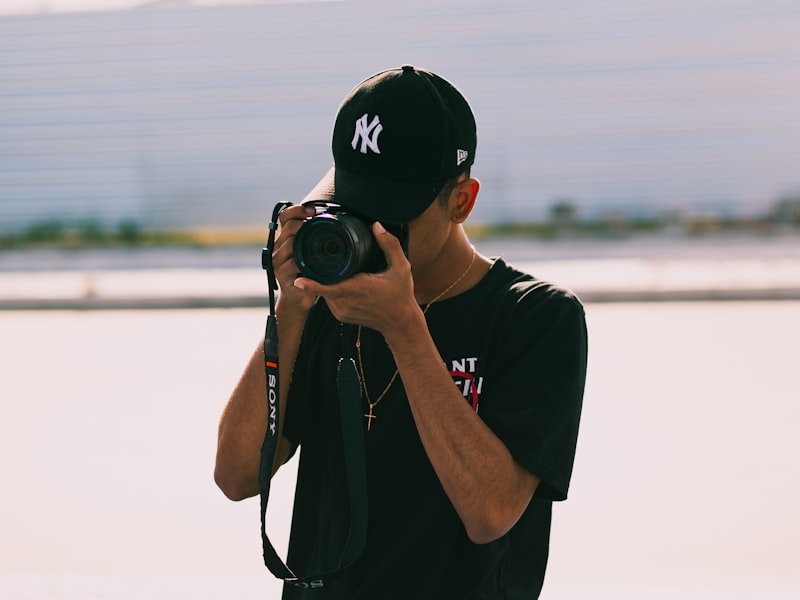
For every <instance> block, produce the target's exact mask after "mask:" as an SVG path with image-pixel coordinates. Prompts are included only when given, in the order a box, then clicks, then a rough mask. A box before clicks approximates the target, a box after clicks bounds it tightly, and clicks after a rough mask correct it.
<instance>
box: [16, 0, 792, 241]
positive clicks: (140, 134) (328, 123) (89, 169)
mask: <svg viewBox="0 0 800 600" xmlns="http://www.w3.org/2000/svg"><path fill="white" fill-rule="evenodd" d="M40 4H41V6H43V7H45V8H46V7H47V3H40ZM129 4H135V3H133V2H131V3H129ZM140 4H141V5H140V6H138V7H133V8H130V9H127V10H113V11H111V10H109V11H94V12H72V13H39V14H16V15H14V14H6V15H0V233H3V232H4V233H6V234H8V233H19V232H20V231H24V230H27V229H30V228H31V227H39V228H40V229H43V231H44V233H45V234H46V233H47V227H48V226H49V227H51V228H58V227H59V226H62V225H64V224H67V225H75V224H76V223H78V224H83V225H82V226H83V227H84V228H85V229H87V230H89V232H91V231H92V230H93V228H95V229H107V228H117V227H119V228H122V229H123V230H124V229H125V228H128V229H129V230H135V229H137V228H145V229H169V228H193V227H195V228H196V227H209V226H210V227H233V228H242V227H250V226H253V225H254V224H256V223H258V224H259V225H260V224H261V223H262V222H263V221H265V220H266V216H267V215H268V211H269V208H270V207H271V206H272V205H273V204H274V203H275V202H277V201H279V200H297V199H299V198H302V196H303V195H304V194H305V192H306V191H307V190H308V189H309V188H310V187H311V186H312V185H313V184H314V183H315V182H316V181H317V179H318V178H319V177H320V176H321V175H322V173H323V172H324V171H325V170H326V169H327V168H328V167H329V165H330V162H331V157H330V151H329V136H330V130H331V127H332V123H333V119H334V116H335V113H336V109H337V106H338V104H339V102H340V101H341V99H342V98H343V96H344V95H345V94H346V93H347V92H348V91H349V89H350V88H352V87H353V86H354V85H355V84H357V83H358V82H359V81H360V80H361V79H363V78H364V77H366V76H368V75H370V74H371V73H373V72H375V71H378V70H380V69H383V68H387V67H391V66H397V65H400V64H403V63H414V64H418V65H420V66H424V67H427V68H430V69H432V70H435V71H437V72H440V73H442V74H443V75H445V76H446V77H448V78H449V79H451V80H452V81H454V82H455V83H456V84H457V85H459V87H461V88H462V90H463V91H464V92H465V94H466V95H467V96H468V98H469V99H470V100H471V102H472V104H473V107H474V110H475V112H476V115H477V119H478V126H479V145H478V156H477V162H476V166H475V174H476V175H477V176H478V177H479V178H480V179H481V180H482V182H483V184H484V187H483V193H482V202H481V204H480V206H479V207H478V209H477V211H476V214H475V221H476V222H486V223H497V222H510V221H537V220H543V219H552V218H557V219H562V220H563V219H567V220H572V221H587V220H600V221H609V220H611V221H613V220H614V219H631V218H633V219H635V218H655V219H660V220H666V221H670V220H673V221H676V220H677V221H680V220H681V219H684V218H686V217H687V216H688V217H691V218H697V217H700V218H709V216H711V218H714V219H717V218H721V219H731V218H734V219H743V220H752V219H756V220H758V219H767V220H770V221H776V220H777V221H782V222H787V221H788V222H792V221H798V220H800V216H798V208H797V204H798V201H797V198H798V196H800V36H798V35H797V31H798V27H799V26H800V4H798V3H796V2H794V1H792V0H758V1H756V0H734V1H731V0H703V1H701V2H697V1H690V0H656V1H653V2H646V3H643V2H632V1H612V2H593V1H592V0H579V1H576V2H566V3H550V2H540V1H530V0H503V1H501V2H489V1H486V0H459V1H458V2H456V1H454V0H442V1H437V2H426V1H423V0H388V1H385V2H368V1H366V0H344V1H336V2H334V1H328V2H260V3H248V4H242V5H231V4H225V5H219V6H213V5H212V6H208V5H202V6H198V5H193V3H192V2H146V3H145V2H142V3H140ZM6 12H7V11H6Z"/></svg>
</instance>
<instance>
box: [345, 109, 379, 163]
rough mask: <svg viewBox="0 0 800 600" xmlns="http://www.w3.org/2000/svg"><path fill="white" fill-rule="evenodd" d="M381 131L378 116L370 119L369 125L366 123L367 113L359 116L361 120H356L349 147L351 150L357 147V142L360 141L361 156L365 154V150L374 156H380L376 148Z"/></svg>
mask: <svg viewBox="0 0 800 600" xmlns="http://www.w3.org/2000/svg"><path fill="white" fill-rule="evenodd" d="M381 131H383V125H381V120H380V118H379V117H378V115H375V116H374V117H373V118H372V121H371V122H370V123H367V113H364V114H363V115H361V118H359V119H357V120H356V132H355V135H353V141H352V142H351V143H350V145H351V146H352V147H353V150H355V149H356V146H358V140H359V139H360V140H361V148H360V149H359V150H360V152H361V154H366V153H367V149H369V150H372V151H373V152H374V153H375V154H380V153H381V150H380V148H378V136H379V135H380V134H381Z"/></svg>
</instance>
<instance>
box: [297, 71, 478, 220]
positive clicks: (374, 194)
mask: <svg viewBox="0 0 800 600" xmlns="http://www.w3.org/2000/svg"><path fill="white" fill-rule="evenodd" d="M476 145H477V136H476V132H475V117H474V116H473V114H472V109H471V108H470V106H469V103H468V102H467V100H466V99H465V98H464V96H463V95H462V94H461V92H459V91H458V89H456V87H455V86H453V85H452V84H451V83H449V82H448V81H446V80H445V79H443V78H442V77H439V76H438V75H436V74H434V73H431V72H430V71H426V70H423V69H418V68H416V67H414V66H412V65H404V66H402V67H400V68H399V69H390V70H387V71H382V72H380V73H377V74H375V75H373V76H372V77H370V78H368V79H366V80H364V81H363V82H361V83H360V84H359V85H358V86H357V87H355V88H354V89H353V90H352V91H351V92H350V93H349V94H348V95H347V97H346V98H345V99H344V101H343V102H342V105H341V106H340V107H339V112H338V114H337V115H336V122H335V124H334V127H333V137H332V141H331V148H332V150H333V161H334V166H333V167H332V168H331V169H330V171H328V173H326V174H325V176H324V177H323V178H322V180H320V182H319V183H318V184H317V185H316V186H315V187H314V189H313V190H312V191H311V192H310V193H309V194H308V195H307V196H306V198H305V200H304V202H308V201H313V200H321V201H326V202H333V203H336V204H340V205H342V206H344V207H345V208H346V209H348V210H351V211H353V212H356V213H359V214H361V215H363V216H365V217H368V218H371V219H376V220H378V221H381V222H384V223H389V224H398V223H407V222H408V221H411V220H412V219H414V218H416V217H418V216H419V215H421V214H422V213H423V212H424V211H425V209H427V208H428V206H430V204H431V202H433V200H434V199H435V198H436V195H437V194H438V192H439V190H440V189H441V187H442V185H443V184H444V183H445V182H446V181H447V180H449V179H451V178H452V177H455V176H456V175H459V174H460V173H463V172H464V171H466V170H467V169H469V168H470V167H471V166H472V164H473V162H474V161H475V148H476Z"/></svg>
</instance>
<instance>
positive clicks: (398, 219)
mask: <svg viewBox="0 0 800 600" xmlns="http://www.w3.org/2000/svg"><path fill="white" fill-rule="evenodd" d="M437 192H438V190H437V188H436V186H434V185H424V186H423V185H420V184H418V183H416V184H415V183H409V182H402V181H390V180H387V179H386V178H365V177H363V176H357V175H354V174H352V173H349V172H348V171H346V170H344V169H341V168H337V167H332V168H331V169H330V170H329V171H328V172H327V173H326V174H325V176H324V177H323V178H322V179H320V181H319V183H317V185H316V186H314V188H313V189H312V190H311V191H310V192H309V193H308V194H307V195H306V197H305V198H304V199H303V202H304V203H305V202H311V201H323V202H331V203H335V204H340V205H342V206H343V207H344V208H346V209H348V210H350V211H353V212H356V213H358V214H360V215H363V216H365V217H368V218H370V219H375V220H376V221H380V222H381V223H388V224H392V225H397V224H401V223H408V222H409V221H412V220H413V219H415V218H416V217H418V216H419V215H421V214H422V213H423V212H425V209H427V208H428V207H429V206H430V204H431V202H433V200H434V199H435V198H436V193H437Z"/></svg>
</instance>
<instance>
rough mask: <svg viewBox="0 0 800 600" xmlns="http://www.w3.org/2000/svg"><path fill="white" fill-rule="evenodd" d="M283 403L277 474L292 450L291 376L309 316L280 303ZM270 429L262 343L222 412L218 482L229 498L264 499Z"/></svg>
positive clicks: (279, 323)
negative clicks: (288, 436) (286, 431)
mask: <svg viewBox="0 0 800 600" xmlns="http://www.w3.org/2000/svg"><path fill="white" fill-rule="evenodd" d="M276 312H277V317H278V336H279V363H280V364H279V369H280V370H279V377H280V398H279V411H280V415H281V418H280V419H279V420H278V427H279V431H278V446H277V448H276V452H275V460H274V462H273V467H272V472H273V474H274V473H275V471H277V469H278V467H280V465H282V464H283V463H284V461H285V460H286V458H287V456H288V455H289V452H290V450H291V448H290V446H289V444H288V442H287V441H286V440H285V438H283V436H282V431H283V421H284V418H283V417H284V415H285V414H286V405H287V402H286V399H287V397H288V392H289V385H290V383H291V374H292V370H293V367H294V361H295V359H296V358H297V350H298V348H299V346H300V336H301V335H302V332H303V326H304V324H305V317H306V312H305V311H302V310H301V311H293V310H292V309H291V307H290V308H284V307H281V306H280V302H279V303H278V307H277V309H276ZM266 429H267V392H266V375H265V371H264V352H263V347H262V345H261V344H259V346H258V347H257V348H256V349H255V351H254V352H253V354H252V356H251V357H250V361H249V362H248V364H247V366H246V367H245V370H244V372H243V373H242V376H241V378H240V379H239V382H238V384H237V385H236V387H235V388H234V390H233V393H232V394H231V396H230V399H229V400H228V403H227V405H226V406H225V410H224V411H223V413H222V418H221V419H220V425H219V435H218V440H217V459H216V466H215V469H214V479H215V481H216V482H217V485H218V486H219V487H220V489H222V491H223V492H224V493H225V495H226V496H228V497H229V498H231V499H232V500H241V499H244V498H249V497H250V496H255V495H256V494H258V492H259V489H258V472H259V468H260V464H261V445H262V443H263V441H264V435H265V433H266Z"/></svg>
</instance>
